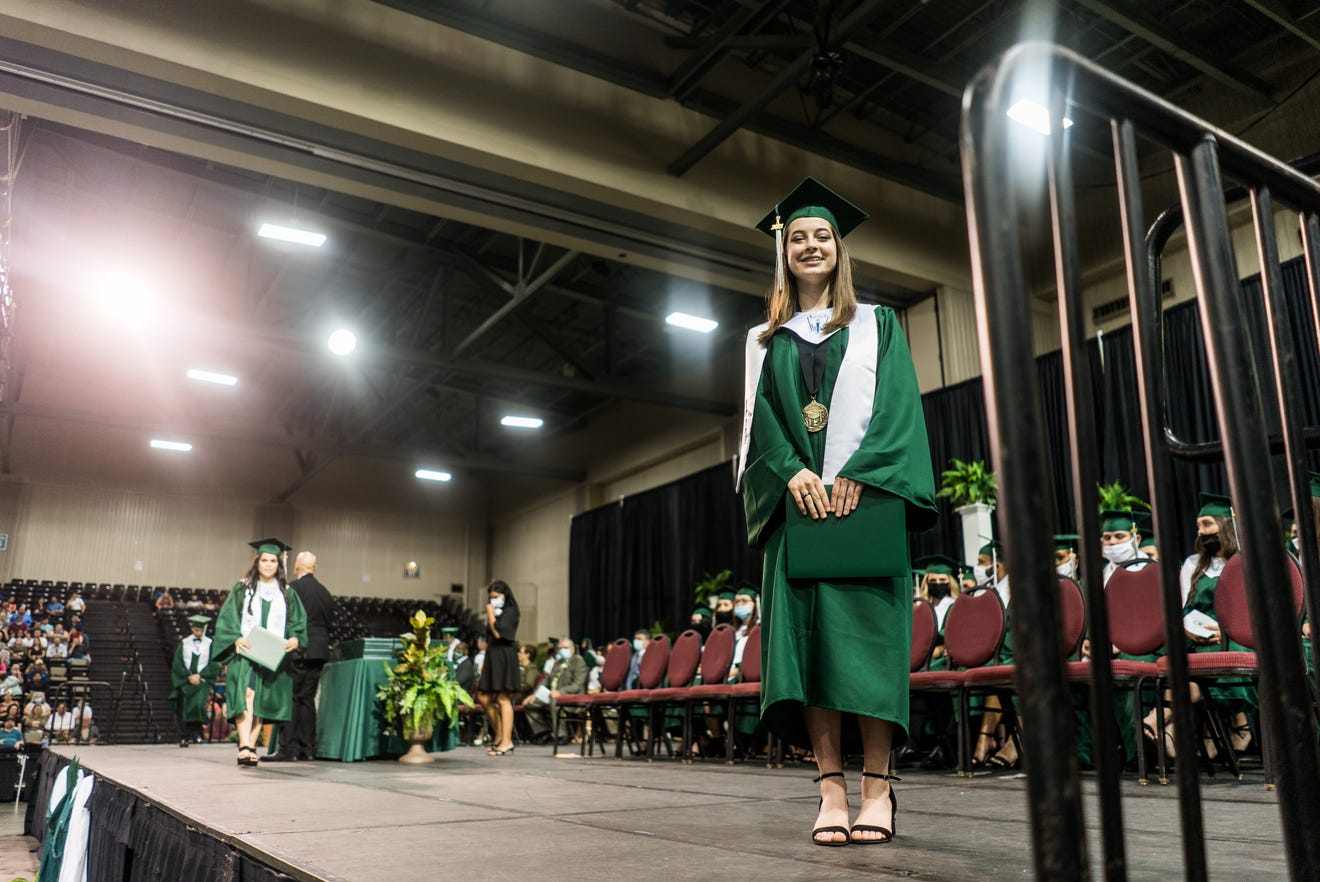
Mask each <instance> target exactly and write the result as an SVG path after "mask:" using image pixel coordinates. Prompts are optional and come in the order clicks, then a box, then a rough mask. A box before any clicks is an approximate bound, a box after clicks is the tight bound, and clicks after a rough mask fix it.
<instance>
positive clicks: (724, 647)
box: [659, 625, 736, 751]
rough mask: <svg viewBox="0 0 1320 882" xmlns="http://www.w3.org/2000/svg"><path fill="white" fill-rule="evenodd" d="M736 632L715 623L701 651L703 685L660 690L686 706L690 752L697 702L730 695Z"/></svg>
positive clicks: (685, 725) (686, 739)
mask: <svg viewBox="0 0 1320 882" xmlns="http://www.w3.org/2000/svg"><path fill="white" fill-rule="evenodd" d="M735 634H736V632H735V631H734V629H733V626H731V625H716V626H715V628H714V630H712V631H711V632H710V636H708V637H707V638H706V645H705V646H704V647H703V648H702V650H701V665H700V667H699V668H698V670H699V672H700V674H701V683H702V685H700V686H687V687H685V688H684V687H670V688H669V689H665V690H664V691H662V692H661V693H660V696H659V700H661V701H663V702H665V703H667V704H681V705H682V706H683V739H684V740H683V744H684V750H687V751H690V750H691V746H692V743H693V735H692V733H693V726H692V712H693V705H694V703H695V702H696V701H698V700H700V701H719V700H721V699H727V698H729V693H728V691H727V690H728V684H727V683H725V682H724V681H725V679H727V678H728V676H729V667H730V666H731V665H732V664H733V649H734V642H735Z"/></svg>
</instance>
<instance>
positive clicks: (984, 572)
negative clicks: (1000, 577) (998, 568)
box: [972, 564, 995, 585]
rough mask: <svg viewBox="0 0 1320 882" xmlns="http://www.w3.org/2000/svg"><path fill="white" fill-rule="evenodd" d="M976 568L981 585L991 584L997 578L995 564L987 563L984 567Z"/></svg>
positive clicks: (977, 579)
mask: <svg viewBox="0 0 1320 882" xmlns="http://www.w3.org/2000/svg"><path fill="white" fill-rule="evenodd" d="M972 569H974V570H976V581H977V583H978V584H981V585H989V584H990V583H991V582H993V581H994V579H995V565H994V564H986V565H985V566H983V567H973V568H972Z"/></svg>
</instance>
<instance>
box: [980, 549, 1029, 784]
mask: <svg viewBox="0 0 1320 882" xmlns="http://www.w3.org/2000/svg"><path fill="white" fill-rule="evenodd" d="M1003 554H1004V550H1003V547H1002V546H1001V545H1000V544H999V541H998V540H991V541H990V542H987V543H986V544H985V545H982V546H981V550H980V551H979V552H978V553H977V556H976V577H977V583H978V585H979V586H980V587H984V588H993V589H994V590H995V593H996V594H998V595H999V600H1000V602H1001V603H1003V604H1004V642H1003V643H1001V644H1000V646H999V652H998V654H997V655H996V656H995V660H994V662H993V663H994V664H1000V665H1008V664H1012V663H1013V630H1012V622H1011V621H1010V617H1011V615H1012V613H1011V609H1012V608H1011V607H1010V606H1009V603H1010V601H1011V600H1012V596H1013V595H1012V589H1011V588H1010V586H1009V584H1008V569H1007V568H1006V567H1005V565H1004V557H1003ZM975 708H976V703H975V702H973V710H975ZM981 709H982V711H983V713H982V714H981V729H980V732H979V734H978V735H977V737H976V747H975V749H974V750H973V753H972V768H973V769H979V768H982V767H985V766H988V767H990V768H993V769H1002V770H1007V769H1016V768H1017V766H1018V755H1017V747H1016V746H1015V745H1014V744H1013V739H1011V738H1008V737H1005V738H1004V739H1003V741H1002V743H999V742H998V741H997V732H998V730H999V724H1000V723H1001V722H1002V720H1003V708H1002V707H1001V706H1000V704H999V698H998V696H995V695H988V696H986V697H985V699H984V703H983V704H982V707H981ZM996 747H997V748H998V749H996ZM992 751H993V753H992Z"/></svg>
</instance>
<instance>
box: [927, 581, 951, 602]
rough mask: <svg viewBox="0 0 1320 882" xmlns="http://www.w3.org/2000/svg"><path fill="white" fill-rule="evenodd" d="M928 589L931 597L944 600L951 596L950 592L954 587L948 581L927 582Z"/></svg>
mask: <svg viewBox="0 0 1320 882" xmlns="http://www.w3.org/2000/svg"><path fill="white" fill-rule="evenodd" d="M926 590H927V591H929V592H930V596H931V597H934V598H937V599H939V600H943V599H944V598H946V597H948V596H949V594H950V592H952V591H953V588H952V587H951V586H950V585H949V583H948V582H927V583H926Z"/></svg>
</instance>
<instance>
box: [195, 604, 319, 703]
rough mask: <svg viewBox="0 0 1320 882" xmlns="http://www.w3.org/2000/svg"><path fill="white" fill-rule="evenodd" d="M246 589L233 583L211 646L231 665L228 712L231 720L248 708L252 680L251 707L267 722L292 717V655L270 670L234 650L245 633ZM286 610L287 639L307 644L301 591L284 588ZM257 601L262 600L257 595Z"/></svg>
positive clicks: (226, 698)
mask: <svg viewBox="0 0 1320 882" xmlns="http://www.w3.org/2000/svg"><path fill="white" fill-rule="evenodd" d="M246 593H247V589H246V588H245V587H244V585H243V583H242V582H239V583H237V584H235V585H234V587H233V588H232V589H230V591H229V596H228V597H226V598H225V602H224V605H223V606H222V607H220V613H219V615H217V616H216V620H215V638H214V642H213V643H212V645H211V651H212V654H213V655H214V656H215V658H216V660H217V661H219V662H223V663H226V664H228V665H229V674H228V677H227V679H226V681H225V682H226V683H227V684H228V685H227V686H226V688H225V702H226V711H227V713H228V714H229V719H231V720H232V719H234V718H235V717H237V716H238V715H239V714H242V713H245V712H246V711H247V709H248V707H247V689H246V688H245V687H246V686H247V685H248V683H249V682H250V681H252V680H253V676H254V674H255V682H253V683H252V710H253V712H254V713H255V714H256V715H257V717H259V718H260V719H261V720H262V721H264V722H267V723H269V722H272V721H274V722H282V721H287V720H288V719H290V717H291V716H292V713H293V676H292V675H291V674H290V673H289V657H288V656H287V655H286V656H285V657H284V661H282V662H281V663H280V666H279V668H277V669H276V670H274V671H268V670H266V669H265V668H263V667H262V666H261V665H258V664H254V663H252V662H250V661H248V660H247V659H246V658H244V657H243V656H241V655H239V654H238V653H236V652H235V651H234V641H236V640H238V638H239V637H241V636H242V634H243V631H242V625H243V601H244V596H245V595H246ZM284 599H285V603H286V604H287V606H286V611H285V615H284V639H286V640H287V639H288V638H290V637H297V638H298V645H300V646H306V645H307V612H306V610H304V609H303V605H302V601H301V600H299V599H298V593H297V592H296V591H291V590H289V589H288V588H285V589H284ZM255 602H256V603H261V600H260V598H258V599H257V600H256V601H255Z"/></svg>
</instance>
